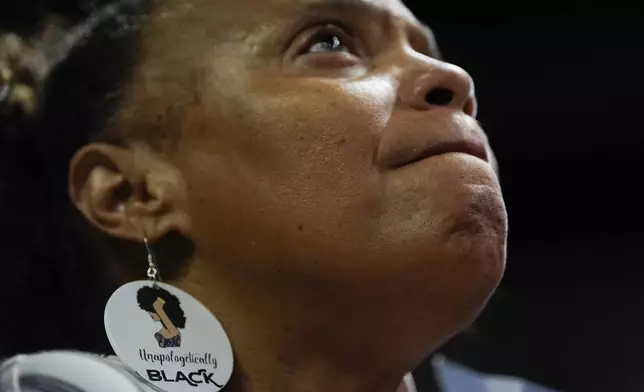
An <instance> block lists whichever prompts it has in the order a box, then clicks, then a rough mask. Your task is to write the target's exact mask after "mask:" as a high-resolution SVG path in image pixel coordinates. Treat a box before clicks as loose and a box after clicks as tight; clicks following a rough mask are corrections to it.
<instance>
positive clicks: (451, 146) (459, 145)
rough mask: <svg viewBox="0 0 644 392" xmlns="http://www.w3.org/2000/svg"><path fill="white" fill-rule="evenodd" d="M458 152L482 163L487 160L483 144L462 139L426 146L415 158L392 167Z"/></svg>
mask: <svg viewBox="0 0 644 392" xmlns="http://www.w3.org/2000/svg"><path fill="white" fill-rule="evenodd" d="M459 152H460V153H463V154H468V155H472V156H475V157H477V158H480V159H482V160H484V161H487V160H488V157H487V151H486V149H485V145H484V144H482V143H475V142H472V141H469V140H465V139H463V140H455V141H446V142H439V143H437V144H436V145H430V146H427V147H426V148H425V149H424V150H422V151H421V152H420V153H419V154H418V155H417V156H414V157H412V158H410V159H409V160H403V161H402V162H401V163H399V164H394V166H399V167H400V166H406V165H410V164H412V163H416V162H419V161H422V160H423V159H427V158H430V157H433V156H436V155H442V154H448V153H459Z"/></svg>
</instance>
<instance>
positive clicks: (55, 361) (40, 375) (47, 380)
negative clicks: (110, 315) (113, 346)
mask: <svg viewBox="0 0 644 392" xmlns="http://www.w3.org/2000/svg"><path fill="white" fill-rule="evenodd" d="M88 375H90V377H87V376H88ZM60 390H74V391H79V392H80V391H82V392H114V391H121V392H163V391H160V390H159V389H158V388H155V387H154V386H152V385H151V384H149V383H146V382H145V381H143V380H142V379H140V378H139V377H138V375H137V374H136V373H134V372H132V371H130V370H128V369H127V368H126V367H125V366H123V365H122V364H121V363H120V362H119V361H118V360H117V359H116V358H114V357H100V356H97V355H92V354H88V353H81V352H70V351H54V352H45V353H39V354H33V355H21V356H17V357H14V358H11V359H9V360H6V361H4V362H2V363H1V364H0V391H2V392H50V391H60Z"/></svg>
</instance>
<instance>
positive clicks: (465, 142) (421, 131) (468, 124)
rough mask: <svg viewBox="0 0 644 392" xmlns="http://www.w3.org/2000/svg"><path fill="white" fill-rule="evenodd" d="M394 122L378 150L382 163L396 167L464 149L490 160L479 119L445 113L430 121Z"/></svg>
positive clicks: (380, 162) (378, 157) (384, 135)
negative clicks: (477, 120)
mask: <svg viewBox="0 0 644 392" xmlns="http://www.w3.org/2000/svg"><path fill="white" fill-rule="evenodd" d="M423 120H425V121H422V122H418V121H414V122H413V123H405V124H401V123H398V124H391V126H390V127H389V128H388V129H387V130H386V131H385V132H384V134H383V137H382V139H381V141H380V145H379V148H378V153H377V162H378V164H379V166H382V167H386V168H390V169H395V168H400V167H403V166H407V165H411V164H413V163H416V162H419V161H422V160H425V159H428V158H431V157H434V156H438V155H443V154H448V153H462V154H467V155H471V156H474V157H477V158H479V159H482V160H484V161H486V162H489V156H488V153H487V148H486V147H487V143H486V137H485V134H484V133H483V131H482V129H481V128H480V127H479V125H478V123H477V122H476V120H474V119H473V118H471V117H469V116H466V115H464V114H463V115H459V114H456V113H449V114H447V113H443V114H442V115H437V116H433V118H431V119H430V120H429V121H427V118H424V119H423Z"/></svg>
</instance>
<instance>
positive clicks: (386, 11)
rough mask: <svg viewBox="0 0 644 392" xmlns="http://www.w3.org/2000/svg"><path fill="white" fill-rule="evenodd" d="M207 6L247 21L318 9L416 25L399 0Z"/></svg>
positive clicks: (270, 0) (276, 0)
mask: <svg viewBox="0 0 644 392" xmlns="http://www.w3.org/2000/svg"><path fill="white" fill-rule="evenodd" d="M209 3H210V4H211V5H212V6H213V7H216V8H218V11H219V13H220V14H221V15H223V14H227V13H228V12H233V13H235V14H239V12H241V13H242V14H243V15H245V16H246V18H247V19H257V18H261V17H263V16H268V15H267V14H273V15H275V14H277V15H280V16H284V17H286V16H288V15H291V14H297V13H312V12H315V11H318V10H338V11H342V10H347V11H350V10H353V11H360V12H362V11H364V12H370V13H373V14H380V15H383V16H384V15H388V16H390V17H394V18H396V19H400V20H403V21H406V22H409V23H414V24H416V23H418V20H417V19H416V17H415V16H414V14H413V13H412V12H411V11H410V10H409V9H408V8H407V6H405V4H404V3H403V2H402V0H223V1H212V0H210V1H209ZM215 3H216V4H218V6H217V5H215Z"/></svg>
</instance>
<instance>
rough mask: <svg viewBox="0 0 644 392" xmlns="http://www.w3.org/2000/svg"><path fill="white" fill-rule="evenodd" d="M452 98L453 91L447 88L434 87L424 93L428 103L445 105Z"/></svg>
mask: <svg viewBox="0 0 644 392" xmlns="http://www.w3.org/2000/svg"><path fill="white" fill-rule="evenodd" d="M453 99H454V92H452V90H450V89H447V88H441V87H439V88H435V89H433V90H431V91H430V92H428V93H427V95H425V101H427V103H428V104H430V105H436V106H446V105H449V104H450V103H451V102H452V100H453Z"/></svg>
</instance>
